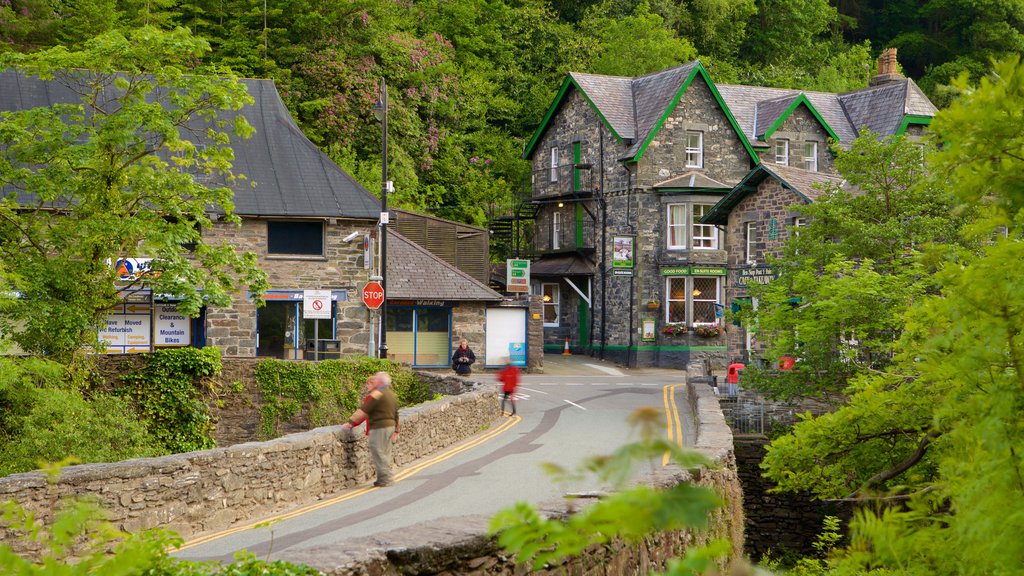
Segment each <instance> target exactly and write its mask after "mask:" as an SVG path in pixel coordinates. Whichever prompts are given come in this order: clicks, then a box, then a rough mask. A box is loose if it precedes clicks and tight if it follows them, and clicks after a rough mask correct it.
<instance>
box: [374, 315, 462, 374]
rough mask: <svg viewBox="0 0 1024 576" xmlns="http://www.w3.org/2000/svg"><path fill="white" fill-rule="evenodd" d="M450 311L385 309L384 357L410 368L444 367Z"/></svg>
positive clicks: (446, 361) (448, 350)
mask: <svg viewBox="0 0 1024 576" xmlns="http://www.w3.org/2000/svg"><path fill="white" fill-rule="evenodd" d="M450 324H451V310H450V309H449V308H424V307H418V306H417V307H405V306H391V307H389V308H388V318H387V327H388V356H389V357H390V358H391V359H393V360H396V361H398V362H404V363H407V364H411V365H413V366H446V365H447V364H448V361H449V358H450V357H451V355H450V352H451V330H450Z"/></svg>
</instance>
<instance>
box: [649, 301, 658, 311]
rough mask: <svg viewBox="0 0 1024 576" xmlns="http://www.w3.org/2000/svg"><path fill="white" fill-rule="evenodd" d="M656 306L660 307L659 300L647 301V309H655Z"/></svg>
mask: <svg viewBox="0 0 1024 576" xmlns="http://www.w3.org/2000/svg"><path fill="white" fill-rule="evenodd" d="M658 308H661V302H658V301H657V300H651V301H650V302H648V303H647V309H648V310H657V309H658Z"/></svg>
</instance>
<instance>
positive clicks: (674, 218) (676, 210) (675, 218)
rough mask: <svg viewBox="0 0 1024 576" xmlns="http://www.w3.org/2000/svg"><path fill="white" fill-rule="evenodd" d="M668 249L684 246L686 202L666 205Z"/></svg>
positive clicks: (680, 248) (681, 248)
mask: <svg viewBox="0 0 1024 576" xmlns="http://www.w3.org/2000/svg"><path fill="white" fill-rule="evenodd" d="M667 229H668V249H669V250H683V249H685V248H686V204H669V205H668V224H667Z"/></svg>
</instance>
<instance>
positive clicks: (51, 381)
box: [0, 358, 159, 476]
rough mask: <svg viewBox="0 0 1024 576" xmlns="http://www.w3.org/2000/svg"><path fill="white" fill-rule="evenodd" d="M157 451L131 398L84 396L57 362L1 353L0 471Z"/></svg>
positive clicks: (110, 458)
mask: <svg viewBox="0 0 1024 576" xmlns="http://www.w3.org/2000/svg"><path fill="white" fill-rule="evenodd" d="M158 453H159V448H158V446H156V445H155V443H154V442H153V440H152V438H151V437H150V436H149V435H148V433H147V431H146V428H145V427H144V426H143V424H142V423H140V422H139V421H138V416H137V415H136V413H135V411H134V410H133V408H132V406H131V405H130V404H129V403H128V402H126V401H124V400H123V399H121V398H118V397H116V396H112V395H109V394H102V393H101V394H94V395H91V396H90V397H85V396H83V394H82V392H81V391H80V390H78V389H77V388H76V387H74V386H71V385H69V384H68V374H67V369H66V368H65V367H64V366H61V365H59V364H56V363H54V362H49V361H46V360H38V359H19V358H0V476H3V475H7V474H15V473H18V472H27V471H29V470H35V469H37V468H39V467H40V465H41V463H40V462H41V461H51V462H53V461H58V460H62V459H65V458H68V457H71V456H74V457H77V459H78V460H79V461H83V462H114V461H118V460H125V459H128V458H136V457H142V456H155V455H157V454H158Z"/></svg>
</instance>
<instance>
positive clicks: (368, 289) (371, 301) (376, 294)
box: [363, 281, 384, 310]
mask: <svg viewBox="0 0 1024 576" xmlns="http://www.w3.org/2000/svg"><path fill="white" fill-rule="evenodd" d="M363 304H366V307H367V308H369V309H371V310H376V309H377V308H380V307H381V305H382V304H384V288H383V287H382V286H381V285H380V282H373V281H370V282H367V283H366V285H365V286H363Z"/></svg>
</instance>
